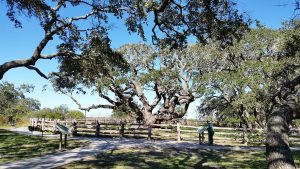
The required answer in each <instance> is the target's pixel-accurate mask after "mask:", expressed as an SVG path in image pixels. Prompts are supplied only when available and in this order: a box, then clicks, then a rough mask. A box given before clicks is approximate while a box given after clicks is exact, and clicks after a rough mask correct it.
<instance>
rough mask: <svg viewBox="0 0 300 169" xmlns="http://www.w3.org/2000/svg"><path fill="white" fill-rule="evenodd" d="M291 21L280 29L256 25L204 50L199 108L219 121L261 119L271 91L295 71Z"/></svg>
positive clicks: (296, 58)
mask: <svg viewBox="0 0 300 169" xmlns="http://www.w3.org/2000/svg"><path fill="white" fill-rule="evenodd" d="M295 23H297V22H293V24H292V25H293V26H291V25H288V26H285V27H283V28H282V29H281V30H270V29H267V28H264V27H259V28H257V29H253V30H251V31H250V32H249V33H247V34H245V36H244V37H243V38H242V39H241V40H239V41H236V42H235V43H234V44H233V46H228V47H227V48H226V49H224V50H220V49H216V50H212V51H208V53H209V54H208V57H204V59H203V62H204V64H207V70H206V71H207V73H206V74H205V75H204V76H202V77H199V81H202V82H203V84H204V85H205V88H203V87H200V88H199V92H201V93H203V94H204V95H205V97H204V98H203V99H204V100H203V102H202V104H201V106H200V107H199V111H200V112H201V113H203V112H210V113H214V114H215V116H216V117H217V118H219V119H220V120H225V119H228V120H230V121H234V120H233V119H237V120H238V119H240V120H242V119H244V120H245V119H246V120H247V121H249V122H254V121H260V122H263V121H264V120H265V117H266V116H267V113H268V112H271V110H272V108H273V106H272V94H274V93H275V92H276V91H277V90H278V88H279V86H280V85H281V83H282V82H284V81H287V80H289V79H292V78H293V77H295V76H297V74H298V73H297V72H298V71H299V66H298V65H299V63H300V61H299V56H298V55H297V50H298V49H299V46H298V45H297V43H298V41H297V38H299V33H296V32H298V31H299V30H300V29H299V28H298V27H297V25H295ZM208 46H216V45H213V44H208ZM212 55H214V56H213V57H211V56H212ZM241 105H242V106H243V110H241ZM241 111H242V112H241ZM244 112H246V113H248V114H247V115H245V114H243V113H244ZM242 114H243V115H242ZM242 116H247V117H242Z"/></svg>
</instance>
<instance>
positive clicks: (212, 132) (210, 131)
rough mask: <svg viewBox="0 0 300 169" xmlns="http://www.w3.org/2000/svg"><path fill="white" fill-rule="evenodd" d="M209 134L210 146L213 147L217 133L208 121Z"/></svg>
mask: <svg viewBox="0 0 300 169" xmlns="http://www.w3.org/2000/svg"><path fill="white" fill-rule="evenodd" d="M207 132H208V144H209V145H213V143H214V134H215V131H214V127H213V125H212V124H211V123H210V122H209V121H207Z"/></svg>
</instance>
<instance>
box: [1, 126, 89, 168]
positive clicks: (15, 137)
mask: <svg viewBox="0 0 300 169" xmlns="http://www.w3.org/2000/svg"><path fill="white" fill-rule="evenodd" d="M87 143H88V141H85V140H68V147H67V149H73V148H76V147H80V146H84V145H87ZM58 146H59V140H58V139H48V138H45V137H44V138H42V137H39V136H27V135H22V134H17V133H14V132H11V131H8V130H5V129H0V163H5V162H12V161H17V160H22V159H27V158H33V157H38V156H42V155H45V154H49V153H54V152H57V151H58Z"/></svg>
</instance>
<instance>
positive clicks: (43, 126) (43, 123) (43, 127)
mask: <svg viewBox="0 0 300 169" xmlns="http://www.w3.org/2000/svg"><path fill="white" fill-rule="evenodd" d="M44 130H45V118H42V131H44Z"/></svg>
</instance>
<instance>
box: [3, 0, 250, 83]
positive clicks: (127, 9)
mask: <svg viewBox="0 0 300 169" xmlns="http://www.w3.org/2000/svg"><path fill="white" fill-rule="evenodd" d="M2 1H3V2H5V4H6V6H7V16H8V17H9V19H10V20H11V21H13V22H14V24H15V26H16V27H22V23H21V21H19V20H18V17H17V16H18V14H24V15H26V16H28V17H34V18H37V19H38V20H39V21H40V26H41V28H42V29H43V30H44V36H43V37H42V38H41V40H40V42H39V43H38V45H37V46H36V48H35V49H34V51H33V53H32V55H31V56H28V57H27V59H22V60H13V61H9V62H6V63H3V64H1V65H0V79H2V78H3V75H4V74H5V72H7V71H8V70H9V69H11V68H17V67H26V68H28V69H31V70H34V71H36V72H37V73H38V74H39V75H41V76H42V77H44V78H48V76H47V75H45V74H43V73H42V72H41V71H40V70H39V68H37V67H35V63H36V62H37V60H39V59H52V58H59V59H60V60H63V59H66V60H68V59H70V58H77V59H82V54H84V51H85V49H86V46H87V45H89V44H90V43H91V39H93V38H95V37H101V39H107V40H108V41H109V37H108V33H107V30H108V29H109V27H110V24H111V23H110V18H111V17H115V18H117V19H119V20H123V21H124V24H125V25H126V27H127V29H128V31H129V32H130V33H134V32H137V33H138V34H139V35H140V36H141V38H142V39H145V27H146V25H147V24H149V25H150V24H151V25H153V27H152V41H153V43H154V44H157V45H159V46H160V47H167V46H168V47H171V48H178V47H182V46H184V45H185V44H186V43H187V38H188V37H189V36H195V37H196V38H197V39H198V40H199V41H200V42H207V41H208V40H210V39H218V40H221V41H222V42H223V44H228V43H229V44H230V43H231V41H232V39H234V37H239V36H241V34H242V32H243V30H244V29H246V28H247V22H245V19H244V17H243V15H241V14H239V13H238V11H237V10H236V9H235V7H234V6H235V4H234V3H233V2H231V1H229V0H214V1H210V0H204V1H175V0H163V1H156V0H134V1H99V2H98V1H88V0H61V1H57V2H56V1H51V2H49V1H43V0H32V1H28V0H2ZM76 7H80V8H81V9H84V10H83V12H84V14H82V15H75V16H66V15H65V14H64V13H63V12H64V11H65V10H67V9H69V10H70V9H73V8H74V9H76ZM84 23H85V24H84ZM54 38H59V39H60V41H61V42H59V44H57V51H56V52H55V53H52V54H46V53H44V49H45V47H46V46H47V45H48V43H49V42H50V41H51V40H53V39H54ZM112 60H113V59H112Z"/></svg>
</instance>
